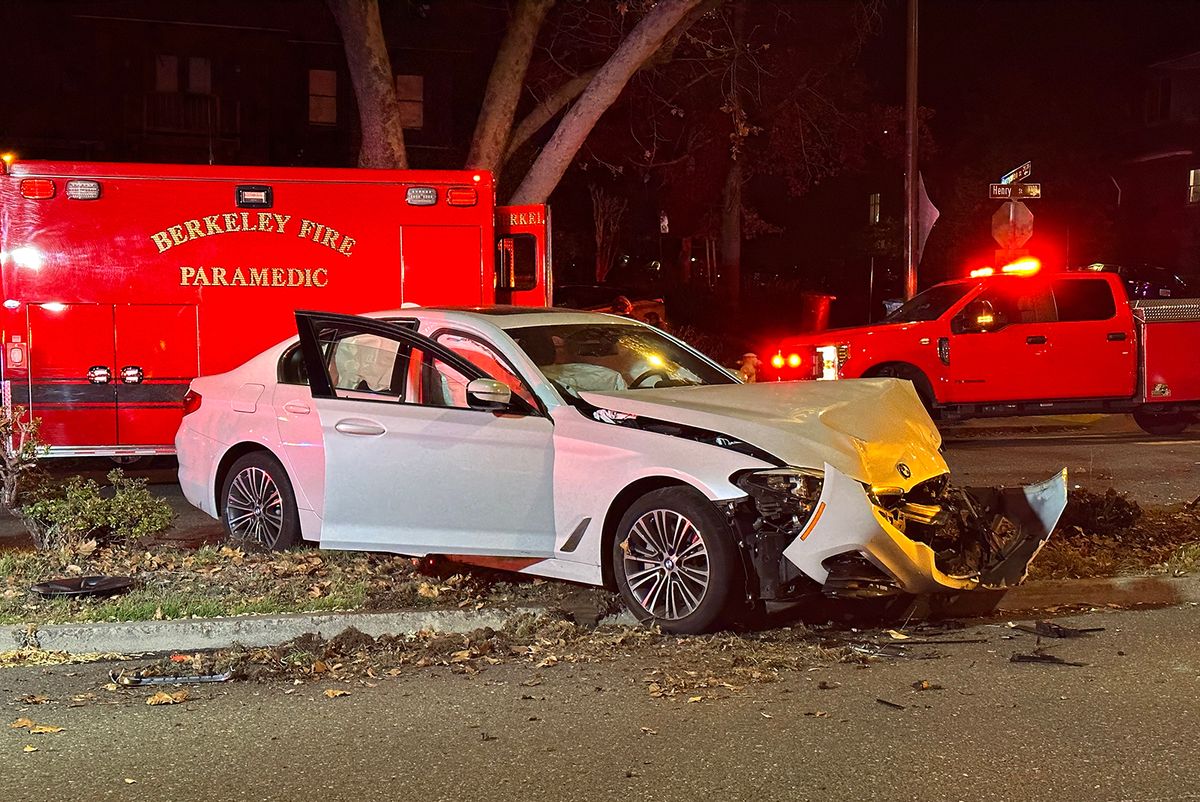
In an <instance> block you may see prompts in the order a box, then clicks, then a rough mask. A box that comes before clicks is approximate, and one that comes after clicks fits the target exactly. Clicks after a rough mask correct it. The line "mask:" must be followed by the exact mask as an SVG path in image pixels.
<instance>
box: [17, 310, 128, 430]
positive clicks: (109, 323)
mask: <svg viewBox="0 0 1200 802" xmlns="http://www.w3.org/2000/svg"><path fill="white" fill-rule="evenodd" d="M28 316H29V317H28V322H29V385H28V399H29V409H30V414H31V415H32V416H33V417H35V418H40V419H41V421H42V426H41V436H42V440H43V441H44V442H45V443H46V444H47V445H50V446H58V447H60V448H63V447H84V448H86V447H89V446H110V445H112V444H114V443H116V442H117V398H116V388H115V386H114V385H113V363H114V360H113V356H114V354H113V338H112V330H113V308H112V306H110V305H107V304H59V303H46V304H31V305H30V306H29V307H28ZM21 389H22V388H19V387H13V402H14V403H17V404H20V403H23V401H24V398H25V394H24V393H23V392H22V391H21Z"/></svg>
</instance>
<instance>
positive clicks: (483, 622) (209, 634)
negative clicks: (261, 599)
mask: <svg viewBox="0 0 1200 802" xmlns="http://www.w3.org/2000/svg"><path fill="white" fill-rule="evenodd" d="M542 612H545V610H543V609H542V608H536V607H518V608H510V609H494V610H480V611H474V610H470V611H467V610H407V611H403V612H393V613H351V612H347V613H290V614H287V615H248V616H237V617H231V618H187V619H179V620H173V621H125V622H103V623H96V624H48V625H46V626H44V627H40V628H39V627H35V626H32V625H30V626H25V627H18V628H15V629H9V630H8V631H7V632H5V633H4V635H6V636H7V637H0V650H3V649H8V648H25V647H36V648H40V649H45V650H47V651H63V652H71V653H74V654H82V653H87V652H118V653H121V654H138V653H143V652H166V651H197V650H203V649H220V648H224V647H228V646H232V645H233V644H235V643H239V644H241V645H243V646H275V645H277V644H280V643H284V642H286V641H289V640H291V639H292V638H296V637H299V636H300V635H303V634H305V633H306V632H317V633H320V634H321V636H322V637H325V638H332V637H333V636H335V635H337V634H339V633H340V632H342V630H344V629H346V628H347V627H355V628H357V629H359V630H361V631H362V632H365V633H366V634H368V635H370V636H372V637H378V636H379V635H384V634H388V635H407V634H412V633H414V632H420V631H421V630H434V631H437V632H470V631H471V630H474V629H479V628H481V627H493V628H499V627H501V626H503V625H504V624H505V622H506V621H508V620H509V619H510V618H512V617H513V616H515V615H520V614H521V613H535V614H536V613H542ZM5 641H8V642H9V643H8V644H6V643H5ZM9 644H11V645H9Z"/></svg>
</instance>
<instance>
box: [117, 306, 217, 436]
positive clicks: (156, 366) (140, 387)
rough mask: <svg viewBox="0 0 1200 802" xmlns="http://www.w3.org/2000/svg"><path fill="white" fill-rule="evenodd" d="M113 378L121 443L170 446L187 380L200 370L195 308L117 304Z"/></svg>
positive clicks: (181, 412)
mask: <svg viewBox="0 0 1200 802" xmlns="http://www.w3.org/2000/svg"><path fill="white" fill-rule="evenodd" d="M114 321H115V326H114V328H113V331H114V332H115V340H116V343H115V348H114V351H115V354H116V359H115V361H114V362H113V374H114V377H113V382H114V388H115V390H116V401H117V409H116V411H117V440H116V441H115V442H117V443H119V444H120V445H141V446H171V445H172V444H173V443H174V442H175V432H176V430H177V429H178V428H179V420H180V418H181V417H182V416H183V407H182V404H181V402H182V400H183V395H184V393H186V392H187V388H188V382H190V381H191V380H192V379H193V378H195V376H196V374H197V372H198V369H199V358H198V351H197V348H196V307H195V306H192V305H190V304H163V305H130V306H118V307H116V309H115V312H114Z"/></svg>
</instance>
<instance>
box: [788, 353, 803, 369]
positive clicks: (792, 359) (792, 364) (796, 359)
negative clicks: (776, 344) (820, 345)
mask: <svg viewBox="0 0 1200 802" xmlns="http://www.w3.org/2000/svg"><path fill="white" fill-rule="evenodd" d="M787 363H788V367H789V368H798V367H800V355H799V354H788V358H787Z"/></svg>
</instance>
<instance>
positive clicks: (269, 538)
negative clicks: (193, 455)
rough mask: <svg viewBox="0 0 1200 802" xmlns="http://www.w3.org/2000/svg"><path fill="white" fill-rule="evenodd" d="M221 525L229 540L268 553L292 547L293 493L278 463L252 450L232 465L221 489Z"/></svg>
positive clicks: (295, 531)
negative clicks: (223, 526)
mask: <svg viewBox="0 0 1200 802" xmlns="http://www.w3.org/2000/svg"><path fill="white" fill-rule="evenodd" d="M221 522H222V523H223V524H225V531H226V532H228V533H229V536H230V538H232V539H234V540H239V541H242V542H244V543H248V544H251V545H255V546H258V547H260V548H264V549H267V550H269V551H274V550H278V549H286V548H290V547H292V546H294V545H296V542H297V541H298V540H299V539H300V516H299V513H298V512H297V511H296V494H295V493H294V492H292V483H291V481H290V480H289V479H288V477H287V472H286V471H285V470H284V469H283V466H282V465H280V464H279V460H277V459H275V457H273V456H272V455H270V454H268V453H266V452H265V451H255V452H253V453H250V454H246V455H245V456H243V457H240V458H239V459H238V460H237V461H236V462H234V463H233V465H232V466H231V467H230V469H229V473H227V474H226V475H225V483H224V486H223V487H222V489H221Z"/></svg>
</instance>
